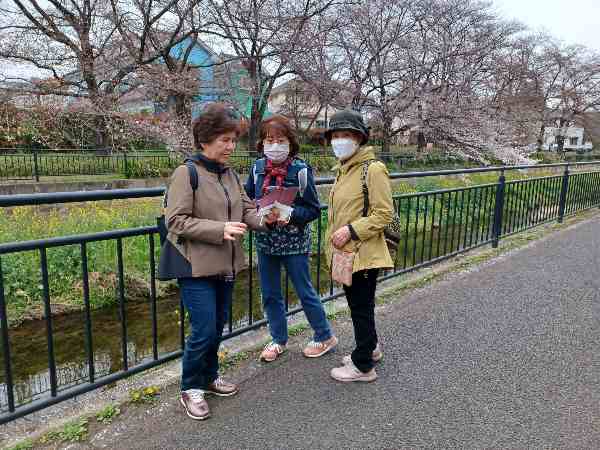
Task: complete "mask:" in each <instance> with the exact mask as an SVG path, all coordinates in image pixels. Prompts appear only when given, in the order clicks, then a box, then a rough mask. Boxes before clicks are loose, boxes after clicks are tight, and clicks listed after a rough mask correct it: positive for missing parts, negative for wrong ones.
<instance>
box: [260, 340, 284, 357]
mask: <svg viewBox="0 0 600 450" xmlns="http://www.w3.org/2000/svg"><path fill="white" fill-rule="evenodd" d="M285 350H286V349H285V345H280V344H277V343H276V342H269V343H268V344H267V345H265V349H264V350H263V351H262V353H261V354H260V359H262V360H263V361H265V362H273V361H275V360H276V359H277V358H279V356H280V355H282V354H283V353H284V352H285Z"/></svg>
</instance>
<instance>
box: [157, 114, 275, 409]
mask: <svg viewBox="0 0 600 450" xmlns="http://www.w3.org/2000/svg"><path fill="white" fill-rule="evenodd" d="M193 135H194V147H195V150H196V151H197V152H196V153H195V154H194V155H193V156H192V157H191V158H189V159H188V160H187V161H186V164H184V165H181V166H179V167H178V168H177V169H176V170H175V172H174V173H173V176H172V178H171V184H170V186H169V190H168V199H167V205H166V212H165V217H166V225H167V229H168V234H167V239H166V241H165V243H164V244H163V246H162V251H161V257H160V264H159V278H160V279H163V280H165V279H177V280H178V283H179V287H180V292H181V297H182V301H183V304H184V306H185V308H186V310H187V312H188V315H189V321H190V326H191V333H190V335H189V336H188V339H187V341H186V343H185V350H184V354H183V359H182V373H181V398H180V401H181V404H182V405H183V407H184V409H185V411H186V413H187V415H188V416H189V417H191V418H192V419H196V420H202V419H206V418H207V417H209V415H210V411H209V408H208V404H207V403H206V400H205V399H204V395H205V394H214V395H218V396H230V395H234V394H236V393H237V392H238V386H236V385H235V384H232V383H228V382H227V381H225V380H223V379H222V378H221V377H219V375H218V370H219V360H218V356H217V353H218V350H219V345H220V343H221V336H222V334H223V327H224V325H225V323H226V322H227V320H228V313H229V306H230V304H231V298H232V293H233V281H234V279H235V276H236V274H237V273H239V272H240V270H242V269H243V268H244V266H245V258H244V251H243V248H242V242H241V240H242V236H243V235H244V233H245V232H246V230H247V228H248V227H250V228H253V229H257V230H264V231H266V228H265V227H263V226H261V225H260V222H259V218H258V217H257V214H256V208H255V206H254V203H253V202H252V201H251V200H250V199H249V198H248V197H247V195H246V193H245V192H244V189H243V188H242V186H241V184H240V182H239V179H238V176H237V174H236V173H235V172H234V171H233V170H232V169H231V168H229V167H228V166H227V161H228V159H229V157H230V156H231V154H232V153H233V151H234V149H235V146H236V143H237V140H238V137H239V135H240V121H239V120H238V119H237V118H236V117H235V114H234V113H233V111H231V110H230V109H228V108H227V107H226V106H225V105H224V104H220V103H213V104H209V105H208V106H207V107H206V108H205V109H204V111H203V112H202V113H201V114H200V116H199V117H198V118H197V119H196V120H195V121H194V124H193ZM190 162H191V163H190ZM275 221H276V217H273V216H270V217H267V224H273V223H274V222H275Z"/></svg>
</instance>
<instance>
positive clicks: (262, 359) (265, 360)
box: [258, 352, 285, 363]
mask: <svg viewBox="0 0 600 450" xmlns="http://www.w3.org/2000/svg"><path fill="white" fill-rule="evenodd" d="M283 353H285V352H283ZM283 353H280V354H279V355H277V356H276V357H275V358H273V359H267V358H263V357H262V356H261V357H260V358H258V360H259V361H264V362H268V363H270V362H273V361H275V360H277V358H279V357H280V356H283Z"/></svg>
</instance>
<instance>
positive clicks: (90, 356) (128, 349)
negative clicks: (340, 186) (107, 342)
mask: <svg viewBox="0 0 600 450" xmlns="http://www.w3.org/2000/svg"><path fill="white" fill-rule="evenodd" d="M599 164H600V162H590V163H582V164H578V165H577V166H579V168H580V169H581V170H579V171H577V172H574V171H571V170H570V166H569V165H566V164H550V165H544V166H512V167H485V168H475V169H464V170H444V171H429V172H410V173H403V174H393V175H392V178H393V179H404V178H416V177H418V178H423V177H433V176H437V177H439V176H444V175H460V174H474V173H484V172H497V173H499V178H498V179H497V181H495V182H493V183H488V184H481V185H476V186H468V187H460V188H455V189H443V190H436V191H430V192H414V193H409V194H404V195H397V196H395V197H394V204H395V208H396V210H397V212H398V214H399V217H400V219H401V222H402V227H403V230H404V232H403V237H402V240H401V242H400V244H399V247H398V249H397V252H396V254H395V259H394V261H395V262H394V268H393V269H392V270H389V271H387V272H385V273H382V274H381V279H387V278H391V277H396V276H398V275H400V274H404V273H406V272H409V271H411V270H415V269H418V268H420V267H424V266H427V265H430V264H434V263H436V262H439V261H442V260H444V259H447V258H450V257H453V256H455V255H457V254H460V253H463V252H466V251H469V250H471V249H474V248H477V247H481V246H483V245H487V244H491V245H492V246H497V245H498V242H499V240H500V239H501V238H503V237H505V236H508V235H511V234H514V233H519V232H522V231H524V230H526V229H529V228H531V227H535V226H538V225H540V224H543V223H546V222H549V221H559V222H561V221H562V220H563V218H564V217H565V216H568V215H571V214H575V213H577V212H579V211H582V210H585V209H588V208H592V207H596V206H600V168H594V167H593V165H599ZM544 168H546V169H554V170H556V169H557V168H561V169H564V170H563V171H560V169H559V172H558V173H556V174H551V175H547V174H544V176H539V177H531V178H526V179H518V180H507V179H506V173H507V172H509V171H513V170H518V169H524V170H528V171H533V170H539V169H544ZM332 181H333V180H332V179H318V180H317V184H331V183H332ZM163 192H164V189H163V188H150V189H128V190H127V189H123V190H109V191H91V192H75V193H73V192H65V193H52V194H34V195H11V196H0V207H15V206H23V205H48V204H55V203H69V202H85V201H89V202H93V201H98V200H114V199H134V198H143V197H158V196H161V195H162V194H163ZM326 209H327V206H323V211H325V210H326ZM326 220H327V219H326V214H322V216H321V217H319V219H318V220H316V221H315V223H314V224H313V225H314V226H313V233H314V242H313V255H312V257H311V269H312V270H313V279H314V283H315V287H316V289H317V291H318V292H319V293H320V294H321V297H322V301H323V302H328V301H330V300H332V299H335V298H337V297H339V296H341V295H342V294H343V291H341V290H340V289H337V288H336V286H334V284H333V282H332V280H331V279H330V277H329V275H328V271H327V270H326V266H325V265H324V261H323V257H322V248H323V236H324V230H325V228H326ZM132 239H137V240H141V241H142V245H143V247H144V248H145V250H144V251H143V252H139V251H138V252H136V253H135V257H136V258H137V259H143V260H144V261H143V262H144V265H145V266H146V268H147V269H146V271H147V281H148V286H149V288H148V291H147V294H146V296H145V298H146V300H145V301H146V302H147V304H148V309H149V312H148V316H147V319H144V323H142V324H141V326H143V327H144V330H145V332H146V338H148V340H149V345H148V349H147V351H142V349H141V348H139V347H141V344H140V343H136V342H134V341H133V339H132V338H131V336H130V329H131V327H132V326H133V325H134V324H135V325H137V326H138V327H139V326H140V324H139V321H136V322H134V321H133V319H132V318H131V317H128V313H129V310H128V298H129V295H128V294H129V292H128V291H129V286H128V283H127V281H128V278H127V273H126V270H125V265H124V257H125V256H127V255H126V254H125V252H126V250H125V249H126V248H127V247H126V244H127V242H128V240H132ZM102 242H110V243H112V244H114V246H112V247H111V248H112V251H114V253H113V255H114V258H115V261H116V263H115V269H114V273H113V274H114V275H115V277H116V283H115V286H116V292H115V297H116V300H117V308H118V310H117V314H116V320H117V322H118V326H117V329H118V331H115V330H113V331H112V334H111V335H110V339H111V345H112V346H113V347H116V348H117V349H116V350H114V348H113V351H112V353H113V354H114V355H116V356H113V358H112V359H110V358H109V362H108V363H103V365H102V368H101V369H98V367H97V365H98V361H100V360H102V361H106V355H105V354H104V352H102V351H101V350H100V349H98V348H97V343H96V341H95V331H94V322H93V317H92V316H93V315H92V311H91V305H90V298H91V295H92V293H91V292H92V288H93V286H92V283H91V281H90V265H91V262H90V261H91V258H93V256H94V254H93V249H94V248H95V245H96V244H98V243H102ZM157 242H158V239H157V228H156V227H155V226H143V227H137V228H129V229H120V230H107V231H103V232H98V233H91V234H84V235H73V236H63V237H56V238H49V239H39V240H33V241H25V242H11V243H4V244H0V327H1V333H0V350H1V351H2V354H1V356H2V366H3V376H2V378H1V379H0V381H1V382H2V383H1V384H0V423H6V422H8V421H11V420H14V419H16V418H18V417H22V416H25V415H27V414H29V413H32V412H34V411H38V410H40V409H43V408H45V407H48V406H50V405H52V404H55V403H57V402H60V401H63V400H66V399H69V398H72V397H74V396H77V395H80V394H83V393H85V392H88V391H91V390H93V389H96V388H98V387H101V386H104V385H107V384H109V383H113V382H115V381H117V380H119V379H123V378H125V377H128V376H130V375H132V374H135V373H139V372H142V371H144V370H147V369H149V368H151V367H155V366H157V365H160V364H163V363H165V362H167V361H171V360H173V359H175V358H178V357H180V356H181V355H182V350H183V346H184V336H185V330H186V326H188V325H189V324H187V323H186V320H185V314H184V309H183V305H182V304H181V302H178V303H177V308H178V315H179V322H178V323H176V325H174V328H170V329H166V328H165V327H167V326H169V325H170V324H171V325H172V321H169V324H167V323H166V321H162V320H161V321H160V322H159V321H158V312H157V311H158V309H159V307H160V305H161V303H162V302H163V300H160V299H159V298H158V294H157V280H156V258H157V255H158V250H159V249H158V245H157ZM245 245H246V248H247V252H248V260H249V261H250V262H251V267H250V269H249V270H248V271H247V273H245V274H242V275H240V277H241V278H240V279H239V280H238V281H237V283H244V286H243V289H242V290H241V291H239V292H238V294H236V298H234V303H235V305H234V306H233V307H232V308H236V313H235V314H233V313H230V315H229V323H228V326H227V329H226V333H225V336H224V338H225V339H229V338H232V337H234V336H237V335H240V334H242V333H245V332H247V331H248V330H252V329H256V328H258V327H262V326H264V325H265V323H266V322H265V319H264V318H262V315H261V313H260V311H259V309H260V307H259V303H257V299H258V298H259V295H258V293H257V285H258V283H257V282H256V279H255V277H256V275H255V273H254V270H253V267H252V262H253V261H254V259H255V255H254V248H253V239H252V234H251V233H249V234H248V235H247V237H246V240H245ZM67 247H68V248H71V249H72V250H73V252H74V254H75V256H76V260H77V264H78V265H79V269H78V270H79V274H80V283H79V284H78V286H80V292H81V296H82V300H83V307H84V310H83V313H82V319H83V320H82V321H81V323H80V324H79V326H80V330H79V331H80V332H81V333H83V337H84V339H83V341H84V347H85V349H84V350H85V351H84V353H85V356H84V357H83V358H82V359H81V360H80V361H78V362H76V363H72V364H67V365H66V366H68V367H69V368H70V369H69V370H67V373H68V372H69V371H72V370H73V369H71V367H74V366H77V367H78V365H79V366H82V367H83V368H84V369H85V370H83V371H80V372H79V376H76V377H74V378H73V379H72V380H70V381H69V380H64V378H65V376H64V375H61V374H64V373H65V370H66V369H65V367H63V366H64V365H61V364H58V363H57V356H56V351H55V345H54V344H55V339H56V330H55V329H54V320H55V319H54V316H53V314H52V312H53V307H54V304H53V299H52V297H51V289H50V285H51V281H52V280H51V277H60V275H61V273H60V268H59V269H54V268H52V270H50V268H49V263H48V261H49V254H51V252H53V251H55V250H56V249H65V248H67ZM26 252H33V253H34V254H35V255H36V258H34V259H31V260H29V261H32V260H35V261H36V263H35V264H37V266H35V267H31V268H30V269H31V270H35V271H37V273H38V274H39V279H40V299H41V303H42V304H43V311H44V314H43V316H44V319H43V323H44V326H45V343H44V348H43V349H42V348H36V349H34V350H31V349H30V351H35V352H36V353H39V352H45V360H46V361H47V362H45V363H44V366H45V369H44V370H42V371H41V372H39V371H38V374H36V377H38V378H39V377H40V376H41V377H42V378H43V379H44V380H45V381H44V383H40V382H39V381H38V382H37V385H40V386H42V385H43V386H45V387H46V388H45V389H46V391H44V390H43V389H42V390H41V391H40V392H37V391H36V392H29V391H31V389H29V390H28V389H23V388H22V386H21V384H19V383H20V382H19V380H17V379H15V361H16V359H17V358H20V359H19V361H23V360H24V359H23V358H25V361H26V360H27V358H28V357H30V356H31V355H23V354H14V353H12V352H11V348H12V345H13V343H12V342H11V341H12V335H13V333H14V332H15V329H12V328H11V329H9V320H8V317H7V304H9V303H10V302H11V301H12V300H13V299H11V298H9V297H7V296H6V292H7V290H6V289H5V287H6V286H8V284H7V283H9V280H7V278H6V275H3V271H4V273H6V269H7V264H8V263H9V262H10V258H11V257H14V256H18V255H22V254H24V253H26ZM96 282H98V280H97V279H96ZM285 298H286V305H287V311H288V314H294V313H296V312H298V311H300V310H301V308H300V307H299V306H295V305H294V304H293V302H290V298H291V294H290V292H289V285H288V279H287V274H286V277H285ZM165 330H166V331H165ZM170 334H175V335H176V336H177V338H176V344H175V345H176V348H170V349H167V350H165V349H164V348H162V347H161V345H160V344H161V342H162V340H165V339H166V337H165V336H166V335H170ZM115 340H116V341H118V342H115ZM99 353H102V358H104V359H102V358H99ZM134 353H135V354H134ZM138 353H139V354H138ZM38 390H39V389H38ZM22 391H27V392H29V393H28V394H26V395H25V394H23V395H21V394H19V393H20V392H22Z"/></svg>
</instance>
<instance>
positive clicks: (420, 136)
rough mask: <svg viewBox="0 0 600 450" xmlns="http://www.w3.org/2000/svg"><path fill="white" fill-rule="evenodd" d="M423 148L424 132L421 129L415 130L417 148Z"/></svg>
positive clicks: (420, 150) (421, 149) (419, 149)
mask: <svg viewBox="0 0 600 450" xmlns="http://www.w3.org/2000/svg"><path fill="white" fill-rule="evenodd" d="M424 148H425V133H423V131H422V130H419V131H418V132H417V150H418V151H419V152H422V151H423V149H424Z"/></svg>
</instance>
